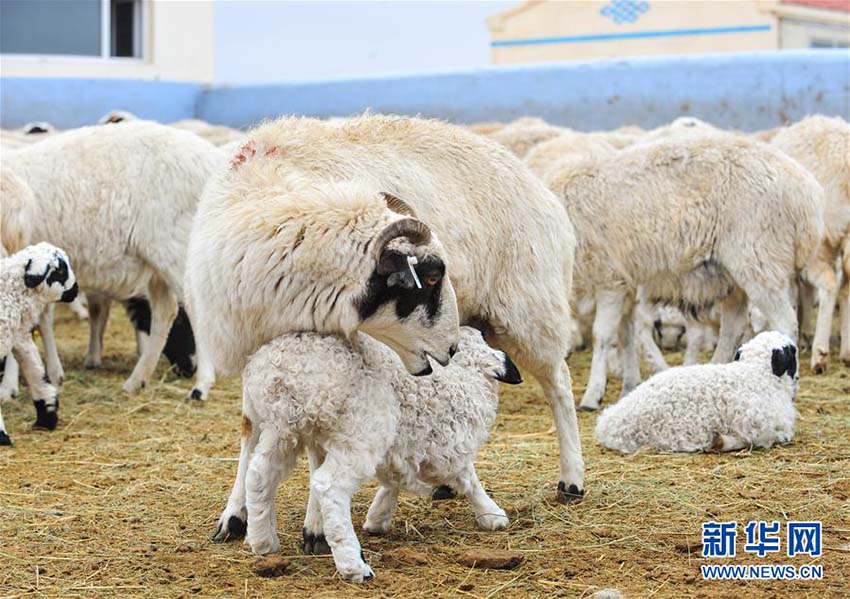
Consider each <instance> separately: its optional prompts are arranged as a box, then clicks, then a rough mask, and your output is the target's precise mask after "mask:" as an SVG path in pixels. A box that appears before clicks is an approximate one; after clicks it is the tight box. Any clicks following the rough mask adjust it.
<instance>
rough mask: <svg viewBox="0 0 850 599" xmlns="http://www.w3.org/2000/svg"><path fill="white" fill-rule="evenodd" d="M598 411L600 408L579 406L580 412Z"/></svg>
mask: <svg viewBox="0 0 850 599" xmlns="http://www.w3.org/2000/svg"><path fill="white" fill-rule="evenodd" d="M598 409H599V408H594V407H592V406H579V407H578V411H579V412H595V411H596V410H598Z"/></svg>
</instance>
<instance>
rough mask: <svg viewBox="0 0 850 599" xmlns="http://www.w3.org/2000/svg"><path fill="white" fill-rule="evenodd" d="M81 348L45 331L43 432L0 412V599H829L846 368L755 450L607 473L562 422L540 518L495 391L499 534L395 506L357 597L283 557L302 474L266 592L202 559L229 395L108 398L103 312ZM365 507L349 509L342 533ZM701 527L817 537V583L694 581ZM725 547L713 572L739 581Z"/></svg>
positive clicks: (546, 451)
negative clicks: (55, 385) (778, 527)
mask: <svg viewBox="0 0 850 599" xmlns="http://www.w3.org/2000/svg"><path fill="white" fill-rule="evenodd" d="M87 335H88V327H87V324H86V323H82V322H77V321H75V320H73V317H72V316H70V315H69V314H68V313H67V312H65V311H62V312H61V313H60V318H59V323H58V336H59V341H60V351H61V353H62V356H63V358H64V361H65V368H66V372H67V381H66V383H65V386H64V389H63V393H62V413H61V422H60V428H59V429H58V430H56V431H54V432H52V433H45V432H33V431H30V430H29V425H30V423H31V422H32V421H33V419H34V415H33V411H32V407H31V405H30V404H29V402H28V401H19V402H15V403H13V404H6V405H4V406H3V413H4V416H5V417H6V424H7V428H8V429H9V433H10V435H11V437H12V439H13V441H14V442H15V446H14V447H13V448H11V449H9V448H2V449H0V474H2V476H0V564H2V566H3V567H0V596H2V597H25V596H64V597H74V596H118V595H120V596H122V597H126V596H142V595H145V596H151V597H191V596H193V595H194V596H211V597H213V596H217V597H236V596H252V597H254V596H271V595H272V594H274V595H276V596H295V597H302V596H305V597H306V596H364V597H365V596H397V597H433V596H451V597H455V596H471V597H524V596H535V595H536V596H547V597H548V596H566V597H585V596H589V595H591V594H593V593H594V592H596V591H598V590H601V589H604V588H614V589H619V590H620V591H621V592H622V593H623V595H624V596H625V597H744V596H747V597H750V596H753V597H755V596H768V597H771V596H775V597H790V596H796V597H817V598H824V597H842V596H844V597H846V596H848V585H850V582H848V580H850V501H848V499H850V369H848V368H843V367H841V366H839V365H837V364H835V363H833V364H831V365H830V371H829V374H828V375H827V376H823V377H813V376H811V374H810V373H809V371H808V368H807V367H805V366H804V367H803V372H802V375H803V376H802V382H801V397H800V400H799V408H800V412H801V416H802V417H801V420H800V425H799V428H798V434H797V437H796V440H795V442H794V443H793V444H791V445H789V446H786V447H781V448H777V449H774V450H771V451H754V452H740V453H734V454H730V455H680V456H652V455H643V456H636V457H621V456H618V455H616V454H614V453H611V452H608V451H603V450H601V449H600V448H599V447H598V446H597V445H595V443H594V442H593V439H592V432H593V431H592V429H593V424H594V421H595V418H596V416H595V415H594V414H586V413H581V414H580V415H579V418H580V423H579V424H580V427H581V433H582V443H583V445H584V451H585V460H586V463H587V492H588V494H587V497H586V498H585V500H584V501H583V502H581V503H578V504H574V505H571V506H569V507H564V506H562V505H558V504H555V503H553V502H552V501H551V497H552V496H553V494H554V488H555V483H556V482H557V459H556V456H557V448H556V443H555V439H554V436H553V435H552V434H551V433H550V432H549V430H550V427H551V419H550V416H549V413H548V409H547V407H546V404H545V401H544V399H543V396H542V394H541V392H540V390H539V388H538V387H537V386H536V385H535V384H533V383H531V382H526V383H525V384H524V385H522V386H520V387H506V388H504V389H503V395H502V405H501V409H500V414H499V420H498V424H497V427H496V429H495V431H494V434H493V436H492V438H491V441H490V442H489V443H488V444H487V446H486V447H485V448H484V450H483V452H482V455H481V456H480V459H479V461H478V469H479V473H480V475H481V478H482V480H483V481H484V483H485V485H486V487H487V489H488V490H489V491H490V492H491V493H492V494H493V497H494V498H495V499H496V501H497V502H498V503H499V504H501V505H502V506H503V507H504V508H505V509H507V511H508V513H509V515H510V517H511V519H512V523H511V526H510V528H509V529H508V530H507V531H503V532H497V533H486V532H481V531H479V530H477V529H476V528H475V525H474V522H473V518H472V516H471V511H470V509H469V508H468V506H467V505H466V504H465V503H464V502H463V501H462V500H453V501H444V502H438V503H434V502H432V501H431V500H430V499H428V498H416V497H404V498H403V499H402V501H401V504H400V508H399V512H398V515H397V517H396V520H395V525H394V528H393V530H392V531H391V532H390V534H389V535H388V536H386V537H382V538H380V537H369V536H366V535H363V536H362V537H361V541H362V543H363V547H364V553H365V555H366V558H367V560H368V561H369V562H370V563H371V564H372V566H373V568H374V569H375V572H376V576H377V577H376V579H375V580H373V581H372V582H370V583H368V584H366V585H362V586H357V585H350V584H346V583H343V582H341V581H340V580H339V579H338V578H337V577H336V576H335V574H334V568H333V563H332V561H331V559H330V558H329V557H307V556H303V555H300V554H299V550H298V547H299V544H300V540H301V522H302V520H303V516H304V506H305V501H306V491H307V478H306V467H305V465H304V464H303V463H302V465H301V467H300V468H299V469H298V470H297V471H296V473H295V474H294V475H293V476H292V478H291V479H289V481H287V482H286V483H284V484H283V485H282V487H281V490H280V494H279V497H278V510H279V528H280V530H279V534H280V537H281V544H282V547H283V552H282V556H283V557H285V558H286V559H288V560H289V561H290V565H289V567H288V569H287V572H286V573H285V574H284V575H283V576H281V577H276V578H264V577H260V576H258V575H257V574H256V573H255V571H254V569H253V565H254V564H255V562H256V561H257V558H256V557H255V556H253V555H251V553H250V552H249V551H248V550H247V549H246V547H245V546H244V545H242V544H240V543H230V544H224V545H216V544H213V543H211V542H209V541H208V537H209V535H210V534H211V533H212V532H213V530H214V528H215V523H216V520H217V517H218V515H219V512H220V510H221V509H222V508H223V506H224V503H225V501H226V498H227V495H228V493H229V491H230V485H231V483H232V479H233V476H234V473H235V469H236V457H237V454H238V438H239V412H240V399H239V384H238V381H237V380H228V381H220V382H219V384H218V385H217V387H216V388H215V390H214V394H213V398H212V400H211V401H210V402H208V403H206V404H203V405H201V404H198V403H188V402H186V401H185V400H184V397H185V395H186V393H187V391H188V388H189V385H188V383H187V382H186V381H182V380H176V379H174V378H173V377H172V376H170V375H168V374H165V369H164V366H163V365H162V364H161V369H160V373H161V378H160V380H159V381H158V382H157V383H155V384H153V385H152V386H151V387H150V388H148V389H147V390H145V391H144V392H143V393H142V394H141V395H138V396H135V397H130V396H126V395H124V394H122V393H121V384H122V382H123V380H124V378H125V376H126V375H127V374H128V373H129V372H130V370H131V368H132V364H133V362H134V360H135V347H134V340H133V335H132V332H131V330H130V329H129V325H128V324H127V322H126V319H125V318H124V315H123V314H122V313H121V310H120V309H117V310H114V311H113V318H112V319H111V321H110V328H109V331H108V333H107V339H106V344H105V346H106V352H105V356H104V357H105V359H104V368H103V370H101V371H99V372H91V371H87V370H84V369H83V367H82V360H83V355H84V353H85V346H86V340H87ZM674 358H677V357H676V356H674ZM804 359H805V357H804ZM163 362H164V361H163ZM571 366H572V368H573V377H574V383H575V385H574V387H575V393H576V396H577V397H580V394H581V393H582V392H583V390H584V389H583V384H584V382H585V381H586V378H587V374H588V367H589V354H588V353H587V352H585V353H578V354H575V355H574V356H573V357H572V358H571ZM617 387H618V385H617V384H616V383H615V384H613V385H611V388H610V389H609V393H608V394H607V396H606V401H607V402H611V401H614V399H615V397H616V395H617V393H618V391H619V389H618V388H617ZM24 396H25V397H26V393H24ZM373 491H374V487H373V486H372V485H370V486H368V487H367V488H366V489H364V491H362V492H361V493H360V494H358V495H357V497H356V498H355V501H354V521H355V525H356V526H358V527H359V526H360V525H361V524H362V522H363V519H364V517H365V512H366V509H367V507H368V504H369V500H370V499H371V494H372V492H373ZM711 519H722V520H737V521H738V522H739V524H742V523H744V522H746V521H749V520H751V519H763V520H774V519H776V520H780V521H782V522H784V521H786V520H791V519H798V520H822V521H823V523H824V545H825V548H824V555H823V557H822V558H820V559H819V560H817V561H818V563H820V564H822V565H823V567H824V571H825V572H824V576H825V580H823V581H820V582H782V581H776V582H764V583H733V582H707V581H703V580H702V579H701V576H700V572H699V565H700V564H701V563H704V561H703V559H702V558H701V557H700V556H699V554H700V548H699V538H700V524H701V523H702V522H704V521H707V520H711ZM739 534H740V535H743V532H742V529H740V528H739ZM741 547H742V542H740V543H739V557H738V558H735V559H734V561H733V563H741V564H748V563H756V561H757V560H755V559H752V558H750V557H744V556H740V552H741ZM475 548H483V549H505V550H512V551H517V552H520V553H522V554H523V556H524V559H523V561H522V563H521V564H520V565H519V566H518V567H516V568H515V569H512V570H498V571H496V570H480V569H472V568H469V567H465V566H461V565H460V564H458V563H457V561H456V559H457V557H458V556H459V555H461V554H463V553H465V552H467V551H469V550H470V549H475ZM402 549H404V551H401V553H400V550H402ZM411 552H412V554H413V555H414V556H416V559H413V558H410V553H411ZM405 555H406V556H407V557H404V556H405ZM765 561H766V562H770V563H783V562H788V561H792V563H795V564H797V565H800V564H803V563H806V559H800V558H795V559H794V560H789V559H788V558H782V557H771V558H768V559H766V560H765Z"/></svg>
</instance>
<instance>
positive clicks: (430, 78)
mask: <svg viewBox="0 0 850 599" xmlns="http://www.w3.org/2000/svg"><path fill="white" fill-rule="evenodd" d="M848 106H850V54H848V52H847V51H846V50H843V51H842V50H819V51H810V50H805V51H784V52H764V53H753V54H717V55H707V56H687V57H660V58H640V59H628V60H607V61H593V62H585V63H559V64H550V65H541V66H520V67H507V68H490V69H483V70H477V71H471V72H466V73H449V74H439V75H424V76H416V77H392V78H380V79H361V80H354V81H344V80H340V81H325V82H315V83H298V84H281V85H262V86H241V87H234V88H219V89H212V90H208V91H205V92H203V93H202V98H201V101H200V102H199V109H200V116H201V118H204V119H206V120H209V121H213V122H218V123H225V124H228V125H233V126H245V125H250V124H252V123H255V122H257V121H260V120H262V119H264V118H267V117H269V116H271V115H276V114H282V113H294V114H305V115H315V116H331V115H347V114H354V113H357V112H360V111H363V110H365V109H367V108H370V109H372V110H373V111H375V112H392V113H401V114H422V115H425V116H434V117H441V118H446V119H449V120H451V121H455V122H461V123H471V122H475V121H490V120H499V121H506V120H511V119H513V118H516V117H518V116H522V115H537V116H541V117H543V118H544V119H546V120H547V121H549V122H552V123H556V124H561V125H568V126H570V127H573V128H576V129H580V130H592V129H613V128H616V127H619V126H621V125H640V126H643V127H654V126H657V125H661V124H664V123H666V122H669V121H670V120H672V119H673V118H675V117H677V116H680V115H684V114H688V115H694V116H697V117H700V118H703V119H705V120H708V121H711V122H713V123H716V124H718V125H720V126H724V127H736V128H740V129H745V130H754V129H760V128H766V127H772V126H775V125H778V124H780V123H782V122H784V121H787V120H795V119H798V118H800V117H803V116H805V115H806V114H809V113H813V112H822V113H826V114H839V115H843V116H844V117H845V118H847V117H848V116H850V115H848Z"/></svg>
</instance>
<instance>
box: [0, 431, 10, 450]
mask: <svg viewBox="0 0 850 599" xmlns="http://www.w3.org/2000/svg"><path fill="white" fill-rule="evenodd" d="M11 444H12V440H11V439H10V438H9V435H7V434H6V431H0V447H9V446H10V445H11Z"/></svg>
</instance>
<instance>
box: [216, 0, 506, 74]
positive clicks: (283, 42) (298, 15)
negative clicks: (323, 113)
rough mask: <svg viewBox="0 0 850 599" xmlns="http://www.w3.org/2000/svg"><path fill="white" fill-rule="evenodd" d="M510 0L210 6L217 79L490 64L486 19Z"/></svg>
mask: <svg viewBox="0 0 850 599" xmlns="http://www.w3.org/2000/svg"><path fill="white" fill-rule="evenodd" d="M515 4H516V2H283V1H256V0H220V1H218V2H216V4H215V75H214V79H215V81H216V83H257V82H281V81H298V80H311V79H325V78H356V77H368V76H374V75H385V74H394V73H402V72H406V73H416V72H423V71H439V70H455V69H467V68H477V67H482V66H486V65H488V64H490V34H489V31H488V29H487V24H486V22H485V19H486V18H487V17H488V16H490V15H492V14H493V13H496V12H498V11H500V10H504V9H505V8H509V7H511V6H514V5H515Z"/></svg>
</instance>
